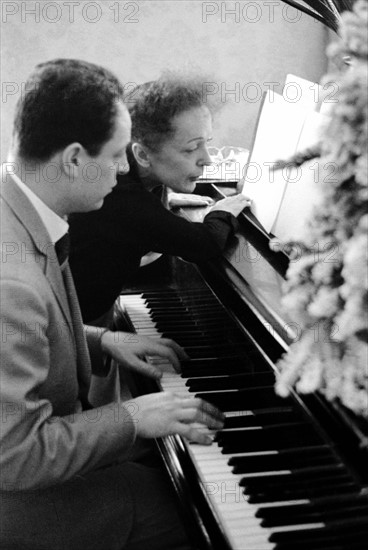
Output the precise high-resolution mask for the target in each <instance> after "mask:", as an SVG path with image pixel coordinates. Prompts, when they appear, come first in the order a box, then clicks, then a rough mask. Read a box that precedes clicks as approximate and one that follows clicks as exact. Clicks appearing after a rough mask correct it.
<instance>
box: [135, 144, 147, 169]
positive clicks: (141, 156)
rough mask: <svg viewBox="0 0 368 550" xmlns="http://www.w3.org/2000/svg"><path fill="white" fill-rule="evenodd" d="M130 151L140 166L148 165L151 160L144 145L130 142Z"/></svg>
mask: <svg viewBox="0 0 368 550" xmlns="http://www.w3.org/2000/svg"><path fill="white" fill-rule="evenodd" d="M132 152H133V155H134V158H135V160H136V161H137V162H138V164H139V165H140V166H142V167H143V168H149V167H150V165H151V161H150V158H149V153H148V152H147V149H146V148H145V147H144V145H141V144H140V143H136V142H135V143H132Z"/></svg>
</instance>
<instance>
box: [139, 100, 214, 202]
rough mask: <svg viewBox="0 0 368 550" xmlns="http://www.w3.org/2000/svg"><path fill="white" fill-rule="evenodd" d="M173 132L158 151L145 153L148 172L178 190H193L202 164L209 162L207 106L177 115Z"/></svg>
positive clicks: (209, 122)
mask: <svg viewBox="0 0 368 550" xmlns="http://www.w3.org/2000/svg"><path fill="white" fill-rule="evenodd" d="M172 125H173V127H174V129H175V133H174V135H173V136H172V137H170V138H169V139H168V140H167V141H166V142H164V143H163V144H162V145H161V147H160V149H159V151H158V152H153V151H150V152H149V153H148V155H149V160H150V168H149V172H150V175H151V176H152V177H153V178H154V179H155V180H157V181H159V182H160V183H161V184H163V185H167V186H168V187H170V188H171V189H173V191H176V192H177V193H192V191H194V188H195V185H196V181H197V179H198V178H199V177H200V176H201V175H202V173H203V167H204V166H206V165H209V164H211V158H210V156H209V153H208V150H207V145H208V143H209V141H211V139H212V119H211V114H210V111H209V110H208V108H207V107H206V106H203V107H195V108H192V109H189V110H188V111H184V112H183V113H180V115H177V116H176V117H175V118H174V119H173V121H172Z"/></svg>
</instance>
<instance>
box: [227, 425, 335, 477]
mask: <svg viewBox="0 0 368 550" xmlns="http://www.w3.org/2000/svg"><path fill="white" fill-rule="evenodd" d="M226 421H227V419H226ZM226 421H225V426H226ZM334 462H335V456H334V455H333V453H332V451H331V449H330V447H328V446H327V445H321V446H316V447H312V446H311V447H304V446H302V447H296V448H292V449H281V450H279V451H277V453H273V454H270V455H256V456H239V457H237V456H233V457H231V458H230V459H229V465H230V466H232V467H233V472H234V474H239V473H252V472H267V471H275V470H290V469H292V468H298V467H303V466H308V465H309V466H313V465H316V464H317V465H321V464H333V463H334Z"/></svg>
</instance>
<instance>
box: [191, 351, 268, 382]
mask: <svg viewBox="0 0 368 550" xmlns="http://www.w3.org/2000/svg"><path fill="white" fill-rule="evenodd" d="M180 364H181V369H182V377H183V378H195V377H196V376H209V375H211V374H212V375H213V376H215V375H223V374H239V373H244V372H250V373H254V372H262V371H263V372H264V370H265V367H264V366H263V365H259V366H258V365H255V364H254V363H253V362H252V361H251V360H250V359H249V357H248V355H245V354H244V355H235V356H233V357H221V358H220V357H213V356H212V357H202V358H197V359H196V358H191V359H190V360H189V361H181V363H180Z"/></svg>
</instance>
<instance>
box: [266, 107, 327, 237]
mask: <svg viewBox="0 0 368 550" xmlns="http://www.w3.org/2000/svg"><path fill="white" fill-rule="evenodd" d="M328 121H329V117H328V116H326V115H323V114H321V113H317V112H310V113H308V115H307V118H306V119H305V122H304V125H303V128H302V132H301V136H300V139H299V143H298V146H297V150H298V151H303V150H305V149H307V148H309V147H312V146H313V145H315V144H316V143H318V141H319V139H320V134H321V131H322V130H323V128H324V127H325V125H326V124H327V123H328ZM289 172H290V173H289V177H288V183H287V185H286V187H285V192H284V196H283V199H282V201H281V204H280V208H279V211H278V213H277V216H276V218H275V221H274V223H273V225H272V227H271V232H272V233H273V234H274V235H276V236H277V237H278V238H280V239H281V240H289V239H295V240H298V239H300V238H301V237H302V235H303V233H304V231H305V226H306V224H307V222H308V220H310V219H311V217H312V214H313V210H314V208H315V206H316V204H318V203H319V202H320V199H321V187H322V185H324V184H326V183H329V182H331V181H332V179H333V177H334V166H332V163H327V164H326V163H325V162H323V161H321V160H320V159H319V158H316V159H312V160H311V161H308V162H306V163H304V164H303V165H302V166H299V167H298V168H293V169H292V170H291V171H289Z"/></svg>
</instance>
